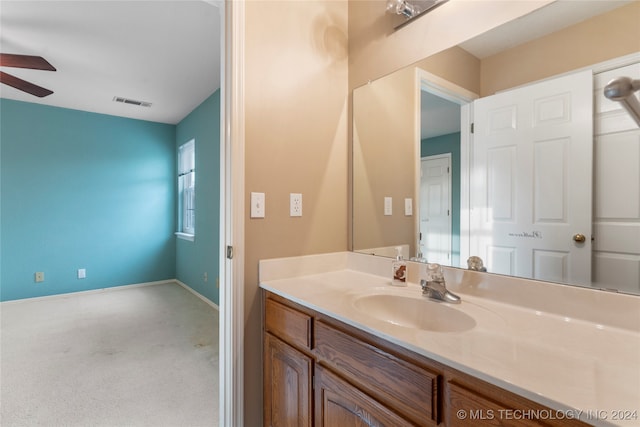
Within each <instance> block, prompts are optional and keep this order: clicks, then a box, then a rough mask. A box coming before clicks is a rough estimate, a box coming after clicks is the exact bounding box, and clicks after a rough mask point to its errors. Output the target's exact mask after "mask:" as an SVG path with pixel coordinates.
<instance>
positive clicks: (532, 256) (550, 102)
mask: <svg viewBox="0 0 640 427" xmlns="http://www.w3.org/2000/svg"><path fill="white" fill-rule="evenodd" d="M592 98H593V93H592V73H591V70H587V71H582V72H580V73H575V74H572V75H569V76H564V77H559V78H556V79H552V80H547V81H544V82H541V83H536V84H532V85H529V86H525V87H522V88H518V89H513V90H509V91H505V92H503V93H500V94H497V95H493V96H489V97H485V98H481V99H479V100H477V101H475V102H474V117H475V134H474V137H473V148H472V151H473V154H472V159H473V165H472V176H471V215H472V227H471V229H472V233H471V252H472V253H475V254H477V255H479V256H480V257H481V258H483V259H484V260H485V262H486V265H487V268H488V269H489V271H492V272H496V273H502V274H510V275H517V276H520V277H530V278H535V279H540V280H552V281H556V282H563V283H567V282H571V283H584V284H588V283H590V280H591V207H592V201H591V200H592V197H591V195H592V189H591V188H592V164H593V161H592V153H593V148H592V145H593V144H592V143H593V125H592ZM582 235H584V236H586V237H585V238H584V239H583V238H582V237H580V236H582ZM576 236H578V237H576Z"/></svg>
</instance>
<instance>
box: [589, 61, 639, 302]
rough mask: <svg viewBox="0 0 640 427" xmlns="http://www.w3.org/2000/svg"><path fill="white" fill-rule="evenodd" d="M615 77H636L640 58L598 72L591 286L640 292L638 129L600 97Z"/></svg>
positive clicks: (620, 110)
mask: <svg viewBox="0 0 640 427" xmlns="http://www.w3.org/2000/svg"><path fill="white" fill-rule="evenodd" d="M616 77H631V78H633V79H639V78H640V63H636V64H633V65H628V66H626V67H621V68H617V69H615V70H611V71H607V72H603V73H599V74H596V75H595V77H594V90H595V94H594V95H595V96H594V98H595V123H596V126H595V128H596V138H595V147H594V183H595V188H594V219H593V220H594V237H595V240H594V248H593V249H594V252H593V286H595V287H599V288H611V289H618V290H620V291H624V292H633V293H636V294H637V293H639V292H640V167H639V166H640V129H639V128H638V126H637V125H636V123H635V122H634V121H633V119H632V118H631V116H630V115H629V113H627V111H625V110H624V109H623V108H622V106H621V105H620V103H618V102H614V101H610V100H608V99H607V98H605V97H604V94H603V88H604V86H605V85H606V84H607V83H608V82H609V81H610V80H612V79H614V78H616Z"/></svg>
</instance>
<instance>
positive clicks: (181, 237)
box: [175, 231, 196, 242]
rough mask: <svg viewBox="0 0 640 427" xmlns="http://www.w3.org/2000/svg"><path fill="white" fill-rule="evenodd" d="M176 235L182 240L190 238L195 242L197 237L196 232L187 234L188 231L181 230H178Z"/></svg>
mask: <svg viewBox="0 0 640 427" xmlns="http://www.w3.org/2000/svg"><path fill="white" fill-rule="evenodd" d="M175 235H176V237H178V239H181V240H188V241H190V242H193V241H194V240H195V239H196V236H195V234H187V233H183V232H181V231H177V232H176V233H175Z"/></svg>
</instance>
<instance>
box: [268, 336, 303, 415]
mask: <svg viewBox="0 0 640 427" xmlns="http://www.w3.org/2000/svg"><path fill="white" fill-rule="evenodd" d="M312 363H313V362H312V360H311V358H310V357H308V356H306V355H305V354H303V353H301V352H300V351H298V350H296V349H294V348H293V347H291V346H289V345H288V344H285V343H284V342H283V341H280V340H279V339H278V338H276V337H274V336H273V335H271V334H268V333H267V334H265V338H264V425H265V427H271V426H273V427H276V426H277V427H311V426H312V417H311V399H312V393H313V390H312V388H311V375H312V372H313V364H312Z"/></svg>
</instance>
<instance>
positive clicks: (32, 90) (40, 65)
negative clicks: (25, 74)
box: [0, 53, 56, 98]
mask: <svg viewBox="0 0 640 427" xmlns="http://www.w3.org/2000/svg"><path fill="white" fill-rule="evenodd" d="M0 66H2V67H14V68H28V69H31V70H46V71H56V69H55V67H54V66H53V65H51V64H49V62H47V60H46V59H44V58H43V57H41V56H31V55H14V54H11V53H0ZM0 83H4V84H6V85H9V86H12V87H14V88H16V89H18V90H21V91H23V92H27V93H29V94H31V95H34V96H37V97H39V98H43V97H45V96H48V95H51V94H52V93H53V91H52V90H49V89H45V88H43V87H41V86H38V85H35V84H33V83H30V82H28V81H26V80H22V79H19V78H18V77H15V76H12V75H11V74H7V73H5V72H4V71H0Z"/></svg>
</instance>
